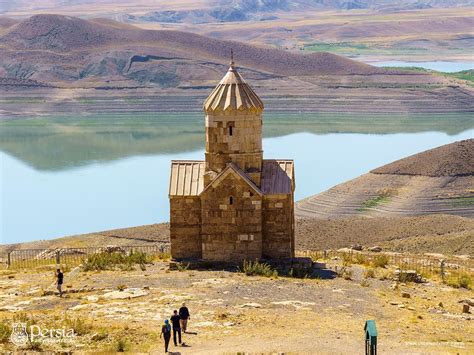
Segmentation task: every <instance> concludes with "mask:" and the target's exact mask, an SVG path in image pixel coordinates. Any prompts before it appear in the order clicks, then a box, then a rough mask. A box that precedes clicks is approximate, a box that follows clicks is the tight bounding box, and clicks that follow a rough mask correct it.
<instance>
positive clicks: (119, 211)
mask: <svg viewBox="0 0 474 355" xmlns="http://www.w3.org/2000/svg"><path fill="white" fill-rule="evenodd" d="M472 137H474V114H450V115H446V114H442V115H436V114H429V115H427V114H417V115H415V114H413V115H375V114H374V115H370V114H311V113H301V114H296V113H291V114H285V113H278V114H277V113H273V114H272V113H267V114H265V116H264V141H263V146H264V156H265V158H289V159H294V160H295V169H296V170H295V172H296V192H295V194H296V196H295V199H296V200H299V199H301V198H304V197H307V196H310V195H313V194H316V193H318V192H321V191H324V190H326V189H328V188H330V187H332V186H334V185H336V184H339V183H342V182H344V181H347V180H349V179H352V178H355V177H357V176H359V175H361V174H363V173H366V172H368V171H369V170H371V169H373V168H375V167H378V166H380V165H383V164H385V163H388V162H391V161H393V160H396V159H399V158H402V157H405V156H408V155H411V154H414V153H417V152H420V151H423V150H426V149H429V148H433V147H436V146H439V145H443V144H447V143H450V142H454V141H457V140H461V139H466V138H472ZM203 147H204V123H203V116H202V115H201V114H199V113H176V114H153V115H152V114H136V115H133V116H130V115H127V116H113V117H112V116H108V115H95V116H87V117H60V116H52V117H43V118H35V119H21V120H12V121H2V122H0V164H1V167H0V171H1V174H0V192H1V204H0V216H1V232H0V233H1V235H0V242H1V243H2V244H5V243H16V242H24V241H31V240H38V239H50V238H55V237H59V236H64V235H72V234H79V233H87V232H94V231H101V230H107V229H113V228H120V227H129V226H136V225H142V224H151V223H159V222H165V221H168V219H169V210H168V209H169V205H168V195H167V194H168V191H167V190H168V183H169V169H170V160H171V159H203V158H204V150H203V149H204V148H203Z"/></svg>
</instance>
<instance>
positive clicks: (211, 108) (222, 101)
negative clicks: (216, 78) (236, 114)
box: [204, 61, 263, 113]
mask: <svg viewBox="0 0 474 355" xmlns="http://www.w3.org/2000/svg"><path fill="white" fill-rule="evenodd" d="M231 110H232V111H256V112H261V111H263V102H262V100H260V98H259V97H258V96H257V94H256V93H255V92H254V91H253V90H252V88H251V87H250V86H249V85H248V84H247V83H246V82H245V80H244V79H243V78H242V76H240V74H239V73H238V72H237V69H235V67H234V62H233V61H231V63H230V67H229V70H228V71H227V74H226V75H225V76H224V77H223V78H222V80H221V81H220V83H219V84H218V85H217V86H216V87H215V88H214V90H213V91H212V92H211V94H210V95H209V96H208V97H207V99H206V100H205V101H204V111H205V112H209V113H214V112H224V111H231Z"/></svg>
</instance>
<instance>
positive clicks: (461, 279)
mask: <svg viewBox="0 0 474 355" xmlns="http://www.w3.org/2000/svg"><path fill="white" fill-rule="evenodd" d="M446 284H447V285H448V286H451V287H455V288H461V287H462V288H465V289H467V290H470V289H471V285H472V279H471V277H470V276H469V275H468V274H465V273H463V274H458V275H452V276H451V277H450V278H448V280H447V281H446Z"/></svg>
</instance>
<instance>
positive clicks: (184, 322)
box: [179, 303, 191, 333]
mask: <svg viewBox="0 0 474 355" xmlns="http://www.w3.org/2000/svg"><path fill="white" fill-rule="evenodd" d="M179 318H180V319H181V329H182V330H183V332H184V333H186V329H187V328H188V320H189V319H190V318H191V317H190V316H189V309H188V307H186V304H185V303H183V305H182V306H181V308H180V309H179Z"/></svg>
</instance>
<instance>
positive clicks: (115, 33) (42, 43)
mask: <svg viewBox="0 0 474 355" xmlns="http://www.w3.org/2000/svg"><path fill="white" fill-rule="evenodd" d="M140 47H141V48H140ZM0 48H3V51H4V52H3V54H4V55H6V58H7V59H8V58H11V59H14V58H19V59H20V60H21V59H23V60H27V56H31V55H34V58H36V60H39V61H40V62H43V63H47V62H58V61H59V59H60V58H61V57H62V58H65V57H67V58H69V59H70V60H69V65H71V66H78V67H79V66H80V65H81V64H82V65H84V64H86V65H94V59H93V58H92V56H94V54H95V55H97V54H98V52H99V53H103V52H104V51H105V53H107V52H109V53H111V52H112V51H113V56H114V57H115V59H116V66H117V67H116V70H115V73H113V72H111V73H110V74H126V73H127V72H129V71H130V69H131V65H132V64H133V63H135V62H136V63H144V62H147V61H152V60H160V59H163V60H164V59H168V60H180V59H192V60H201V61H208V60H211V61H212V62H213V63H202V64H203V65H205V66H206V65H207V66H210V65H212V64H213V65H216V64H220V63H227V62H228V60H229V55H230V50H231V49H233V50H234V53H235V59H236V61H237V62H238V63H239V65H241V66H245V67H249V68H252V69H256V70H262V71H266V72H270V73H274V74H277V75H279V76H280V75H315V74H356V73H357V74H376V73H383V72H384V70H382V69H378V68H375V67H371V66H369V65H366V64H363V63H359V62H356V61H353V60H350V59H347V58H343V57H339V56H336V55H333V54H329V53H313V54H306V55H303V54H299V53H293V52H288V51H283V50H278V49H273V48H269V47H257V46H253V45H248V44H245V43H240V42H235V41H224V40H216V39H212V38H209V37H204V36H200V35H196V34H192V33H187V32H180V31H171V30H142V29H139V28H133V27H131V26H129V27H123V28H120V27H119V26H118V25H113V23H112V22H111V21H109V22H105V21H102V22H99V21H88V20H83V19H79V18H74V17H69V16H60V15H36V16H32V17H30V18H29V19H26V20H24V21H22V22H21V23H19V24H17V25H16V26H12V27H11V28H10V31H9V32H7V33H6V34H4V35H3V36H1V37H0ZM32 51H34V54H33V52H32ZM21 53H24V54H25V55H24V56H22V55H21ZM134 55H135V56H139V57H135V58H134ZM103 59H104V57H102V58H101V60H103ZM117 61H122V63H120V65H118V64H119V63H117ZM6 64H7V65H8V63H6ZM29 64H31V65H33V63H29ZM4 67H5V64H4ZM84 76H87V73H83V75H82V76H80V79H82V78H84ZM73 77H74V76H73Z"/></svg>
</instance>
